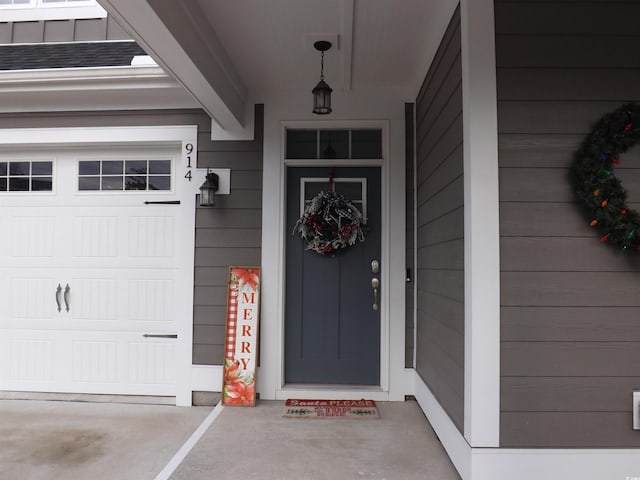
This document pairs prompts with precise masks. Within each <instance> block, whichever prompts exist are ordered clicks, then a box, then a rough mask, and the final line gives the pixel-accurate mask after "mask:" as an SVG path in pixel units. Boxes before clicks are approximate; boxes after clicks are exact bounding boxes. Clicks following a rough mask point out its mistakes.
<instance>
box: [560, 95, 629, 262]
mask: <svg viewBox="0 0 640 480" xmlns="http://www.w3.org/2000/svg"><path fill="white" fill-rule="evenodd" d="M638 140H640V105H639V104H637V103H628V104H625V105H623V106H621V107H620V108H618V109H617V110H615V111H613V112H611V113H608V114H606V115H604V116H603V117H602V118H601V119H600V120H599V121H598V122H597V123H596V124H595V126H594V128H593V130H592V131H591V133H590V134H589V135H588V136H587V137H586V139H585V140H584V141H583V143H582V145H581V146H580V148H579V149H578V151H577V152H576V153H575V156H574V162H573V165H572V167H571V170H570V180H571V185H572V187H573V190H574V192H575V194H576V197H577V198H578V200H579V201H580V203H581V204H582V206H583V207H584V209H585V210H586V212H587V215H588V223H589V225H590V226H591V227H592V228H595V229H597V230H599V231H600V234H601V237H600V240H601V241H602V242H607V243H610V244H612V245H614V246H616V247H617V248H619V249H620V250H622V251H631V250H633V251H638V250H640V215H639V214H638V213H637V212H636V211H635V210H633V209H631V208H629V207H628V206H627V204H626V201H627V192H626V191H625V189H624V188H623V186H622V183H621V182H620V180H619V179H618V178H616V176H615V175H614V174H613V169H614V167H615V166H616V165H618V164H619V163H620V154H622V153H624V152H626V151H627V150H628V149H629V148H631V147H632V146H634V145H635V144H636V142H637V141H638Z"/></svg>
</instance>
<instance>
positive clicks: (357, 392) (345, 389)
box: [276, 383, 389, 402]
mask: <svg viewBox="0 0 640 480" xmlns="http://www.w3.org/2000/svg"><path fill="white" fill-rule="evenodd" d="M291 398H295V399H314V400H362V399H367V400H376V401H381V402H383V401H388V400H389V392H388V391H384V390H382V387H380V386H379V385H327V384H307V383H287V384H286V385H284V386H283V387H282V388H281V389H280V390H277V391H276V400H287V399H291Z"/></svg>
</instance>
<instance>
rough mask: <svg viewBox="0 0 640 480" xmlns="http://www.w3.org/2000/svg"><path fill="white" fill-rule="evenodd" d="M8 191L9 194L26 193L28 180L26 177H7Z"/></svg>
mask: <svg viewBox="0 0 640 480" xmlns="http://www.w3.org/2000/svg"><path fill="white" fill-rule="evenodd" d="M9 191H10V192H28V191H29V178H28V177H9Z"/></svg>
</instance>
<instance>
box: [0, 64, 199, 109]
mask: <svg viewBox="0 0 640 480" xmlns="http://www.w3.org/2000/svg"><path fill="white" fill-rule="evenodd" d="M199 106H200V105H199V104H198V102H196V101H195V100H194V99H193V97H192V96H191V95H189V94H188V93H187V92H186V91H185V90H184V88H182V86H181V85H180V84H179V83H178V82H176V81H175V80H174V79H173V78H171V77H169V76H168V75H167V74H166V73H164V71H163V70H162V69H161V68H160V67H148V66H124V67H98V68H83V69H77V68H75V69H74V68H71V69H49V70H14V71H3V72H0V113H9V112H44V111H61V110H66V111H99V110H131V109H134V110H135V109H162V108H198V107H199Z"/></svg>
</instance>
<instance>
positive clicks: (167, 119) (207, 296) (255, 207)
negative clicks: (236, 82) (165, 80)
mask: <svg viewBox="0 0 640 480" xmlns="http://www.w3.org/2000/svg"><path fill="white" fill-rule="evenodd" d="M255 118H256V132H255V135H256V138H255V139H254V140H252V141H246V142H213V141H211V119H210V117H209V116H208V115H206V114H205V113H204V112H203V111H202V110H197V109H185V110H155V111H142V110H140V111H138V110H134V111H126V112H125V111H107V112H46V113H19V114H1V115H0V128H43V127H51V126H56V127H80V126H83V127H84V126H93V127H98V126H135V125H196V126H197V127H198V132H199V144H198V167H200V168H206V167H211V168H229V169H231V194H230V195H219V196H218V197H217V198H216V203H217V205H216V207H214V208H200V207H198V208H197V209H196V212H195V214H196V248H195V265H196V268H195V272H194V282H195V291H194V297H195V301H194V340H193V342H194V343H193V362H194V363H195V364H204V365H219V364H221V363H222V360H223V358H224V357H223V348H224V325H225V321H226V305H227V295H226V288H227V275H228V267H229V266H230V265H260V263H261V251H260V250H261V247H260V245H261V234H262V200H261V199H262V150H261V148H262V147H261V146H262V118H263V107H262V105H257V106H256V112H255ZM225 144H228V145H229V151H225V150H224V148H225V147H224V145H225ZM242 145H244V148H245V151H243V150H242V148H241V146H242Z"/></svg>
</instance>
